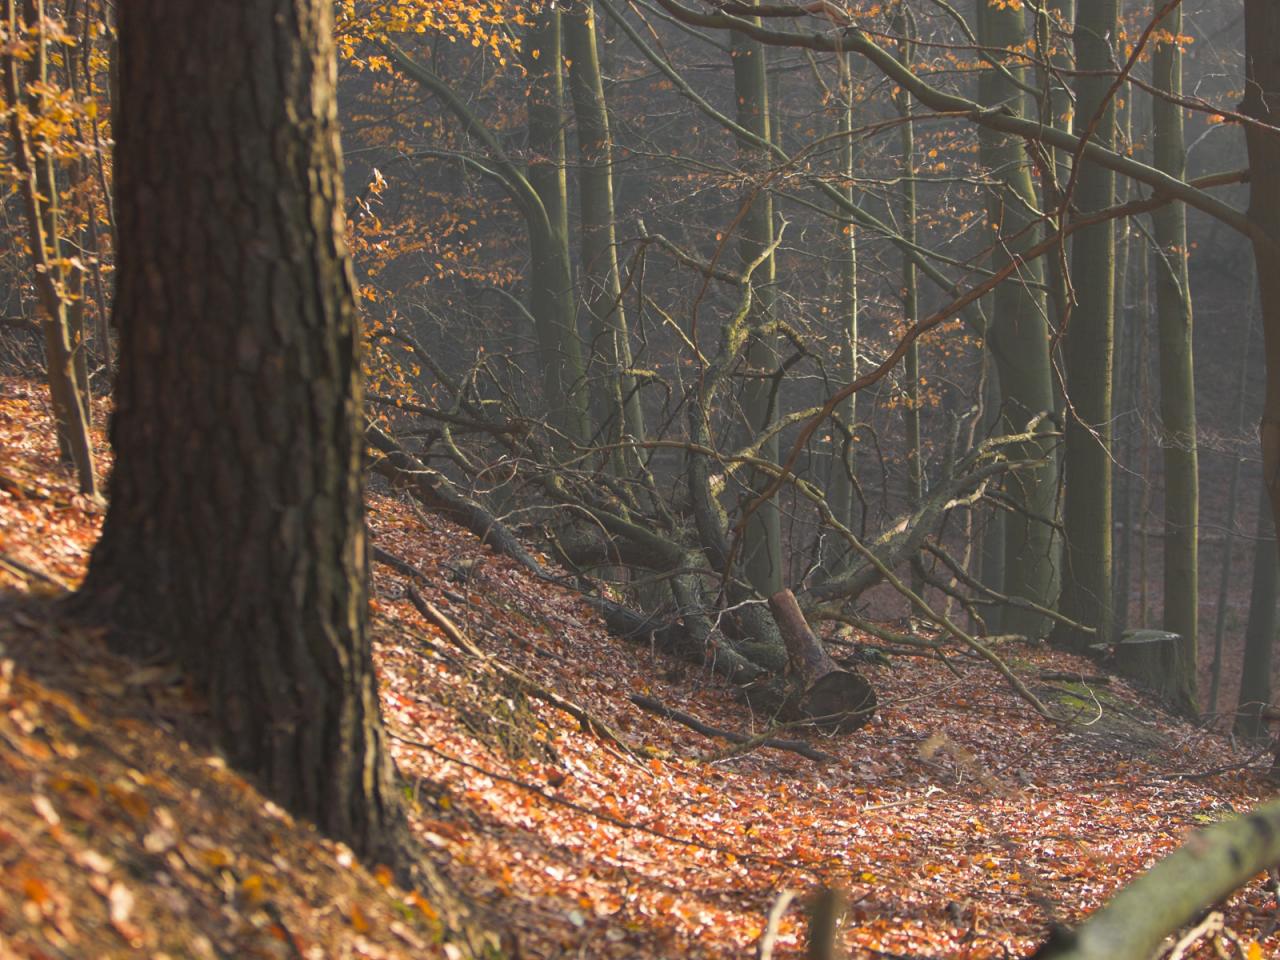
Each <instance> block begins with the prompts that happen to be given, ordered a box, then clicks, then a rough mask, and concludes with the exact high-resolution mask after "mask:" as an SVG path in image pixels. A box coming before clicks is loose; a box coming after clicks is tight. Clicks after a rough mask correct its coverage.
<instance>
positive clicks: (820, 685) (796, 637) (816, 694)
mask: <svg viewBox="0 0 1280 960" xmlns="http://www.w3.org/2000/svg"><path fill="white" fill-rule="evenodd" d="M769 611H770V612H771V613H772V614H773V619H774V620H775V621H776V622H777V624H778V629H779V631H781V633H782V639H783V642H785V643H786V645H787V659H788V664H789V667H790V680H791V690H790V691H789V695H788V697H787V703H786V712H787V713H789V714H791V715H793V716H794V717H795V718H797V719H805V720H812V721H814V725H815V726H817V727H818V728H819V729H820V730H823V731H826V732H827V733H852V732H853V731H854V730H857V729H858V728H859V727H861V726H863V725H864V724H865V723H866V722H867V721H868V720H870V719H871V717H872V716H873V715H874V714H875V709H876V695H875V691H874V690H872V689H871V684H869V683H867V681H866V679H864V678H863V676H862V674H860V673H858V672H857V671H856V670H846V669H845V668H844V667H841V666H840V665H839V664H837V663H836V662H835V661H834V660H832V659H831V656H830V655H829V654H828V653H827V651H826V649H825V648H824V647H823V646H822V641H821V640H819V639H818V638H817V637H816V636H815V635H814V633H813V631H812V630H810V629H809V624H808V623H807V622H806V621H805V618H804V614H803V613H801V611H800V605H799V604H798V603H796V597H795V594H793V593H792V592H791V591H790V590H781V591H779V592H778V593H775V594H774V595H773V596H772V597H770V598H769Z"/></svg>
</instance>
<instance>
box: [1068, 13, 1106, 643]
mask: <svg viewBox="0 0 1280 960" xmlns="http://www.w3.org/2000/svg"><path fill="white" fill-rule="evenodd" d="M1117 5H1118V0H1080V3H1079V5H1078V7H1077V11H1076V29H1075V49H1076V65H1077V68H1078V69H1079V71H1080V73H1079V78H1078V80H1077V82H1076V101H1077V102H1076V112H1075V133H1076V135H1077V136H1079V137H1089V138H1090V139H1091V140H1092V141H1093V142H1095V143H1097V144H1099V145H1100V146H1102V147H1104V148H1106V149H1107V150H1110V149H1111V148H1112V147H1113V146H1114V145H1115V105H1114V99H1113V91H1112V89H1111V86H1112V76H1111V71H1112V69H1113V65H1114V63H1115V59H1116V58H1115V52H1114V51H1113V50H1112V42H1113V40H1114V39H1115V37H1116V27H1117V14H1118V11H1117ZM1074 177H1075V186H1074V195H1073V196H1071V197H1070V198H1069V199H1070V200H1071V202H1072V203H1073V204H1074V206H1075V208H1076V209H1078V210H1079V211H1080V213H1081V214H1088V213H1091V212H1093V211H1097V210H1102V209H1105V208H1106V207H1108V206H1110V205H1111V203H1112V201H1113V199H1114V197H1115V172H1114V171H1113V170H1110V169H1108V168H1106V167H1104V166H1102V165H1101V164H1098V163H1094V162H1092V161H1090V160H1087V159H1085V158H1084V157H1083V156H1081V157H1079V159H1078V166H1077V169H1076V170H1075V171H1074ZM1115 253H1116V244H1115V225H1114V223H1113V222H1112V221H1110V220H1108V221H1106V222H1104V223H1098V224H1094V225H1092V226H1088V227H1085V228H1084V229H1082V230H1080V231H1078V232H1077V233H1076V235H1075V239H1074V241H1073V244H1072V251H1071V277H1072V287H1073V289H1074V291H1075V305H1074V308H1073V309H1072V310H1071V312H1070V318H1069V320H1068V325H1067V330H1066V348H1065V351H1064V353H1065V359H1066V367H1067V409H1068V412H1067V417H1066V446H1065V449H1064V454H1063V456H1064V461H1065V464H1066V484H1067V489H1066V495H1065V497H1064V499H1063V526H1064V535H1065V541H1066V542H1065V549H1066V556H1065V562H1064V564H1063V586H1062V611H1063V613H1065V614H1066V615H1067V616H1068V617H1070V618H1071V619H1072V620H1074V621H1076V622H1077V623H1082V624H1085V625H1086V626H1090V627H1094V628H1096V629H1097V631H1098V634H1097V636H1098V637H1099V638H1102V639H1104V640H1106V639H1110V636H1111V632H1112V631H1111V627H1112V596H1111V588H1112V583H1111V455H1110V449H1111V361H1112V347H1113V342H1112V341H1113V333H1114V321H1115V265H1116V259H1115ZM1057 634H1058V637H1059V639H1060V640H1062V641H1063V642H1065V643H1066V644H1067V645H1068V646H1070V647H1073V648H1075V649H1081V648H1083V647H1084V646H1085V645H1086V644H1087V643H1088V642H1090V640H1091V639H1092V638H1091V636H1090V635H1089V634H1087V633H1085V632H1083V631H1080V630H1075V629H1072V628H1065V627H1064V628H1060V629H1059V630H1058V631H1057Z"/></svg>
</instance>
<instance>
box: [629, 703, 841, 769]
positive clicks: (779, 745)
mask: <svg viewBox="0 0 1280 960" xmlns="http://www.w3.org/2000/svg"><path fill="white" fill-rule="evenodd" d="M630 699H631V702H632V703H634V704H635V705H636V706H637V707H639V708H640V709H641V710H646V711H648V712H649V713H655V714H657V715H658V716H660V717H666V718H667V719H668V720H674V721H676V722H677V723H682V724H684V725H685V726H686V727H688V728H689V729H690V730H695V731H697V732H698V733H700V734H702V735H703V736H705V737H718V738H720V739H721V740H728V741H729V742H730V743H734V744H737V745H738V746H739V747H748V748H750V749H754V748H755V747H771V748H773V749H774V750H787V751H790V752H791V753H797V754H799V755H800V756H802V757H806V758H808V759H809V760H813V761H814V762H815V763H838V762H839V757H836V756H833V755H832V754H829V753H823V752H822V751H821V750H817V749H814V748H813V747H811V746H809V744H807V743H805V742H804V741H803V740H780V739H778V738H776V737H772V736H769V735H768V734H765V735H764V736H762V737H752V736H748V735H747V734H745V733H738V732H737V731H736V730H722V729H720V728H719V727H713V726H711V725H710V724H707V723H703V722H702V721H701V720H699V719H698V718H697V717H695V716H692V715H691V714H688V713H683V712H682V711H680V710H676V709H674V708H672V707H668V706H667V705H666V704H664V703H659V702H658V701H657V700H654V699H653V698H652V697H646V696H642V695H641V694H638V693H633V694H631V697H630ZM735 752H741V751H735Z"/></svg>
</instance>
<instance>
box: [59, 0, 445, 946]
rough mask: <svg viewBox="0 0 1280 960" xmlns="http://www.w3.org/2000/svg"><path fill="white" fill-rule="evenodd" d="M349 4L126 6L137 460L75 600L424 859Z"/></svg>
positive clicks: (301, 785) (432, 889)
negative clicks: (407, 800) (343, 120)
mask: <svg viewBox="0 0 1280 960" xmlns="http://www.w3.org/2000/svg"><path fill="white" fill-rule="evenodd" d="M331 10H332V4H330V3H328V2H326V0H309V2H303V0H242V2H240V3H235V4H209V3H206V2H202V0H150V2H147V0H137V2H132V3H128V4H123V5H121V7H120V13H121V22H120V56H121V88H122V90H121V92H122V95H121V98H120V101H119V103H120V111H119V115H118V122H117V124H116V128H115V134H116V137H117V148H116V185H117V198H118V218H119V230H120V240H121V243H120V253H119V270H118V275H119V298H118V301H117V305H116V326H117V327H118V329H119V331H120V367H119V376H118V383H117V394H116V413H115V416H114V419H113V421H112V428H111V437H112V444H113V446H114V449H115V453H116V465H115V470H114V472H113V473H112V479H111V507H110V511H109V513H108V516H107V520H106V525H105V528H104V530H103V534H102V539H101V540H100V542H99V543H98V545H97V547H96V548H95V550H94V552H93V557H92V560H91V563H90V569H89V574H88V577H87V579H86V581H85V584H84V587H83V589H82V590H81V592H80V594H79V596H78V597H77V599H76V600H75V601H74V603H75V605H76V606H77V607H78V608H79V609H80V610H81V611H82V612H84V613H88V614H92V615H95V616H97V617H100V618H103V619H105V620H107V621H108V622H109V624H110V625H111V626H112V627H113V628H114V630H113V634H112V636H113V641H114V643H115V645H116V646H117V647H118V648H119V649H120V650H121V651H123V652H125V653H127V654H132V655H136V656H140V657H155V656H158V657H165V658H172V659H174V660H176V661H177V662H178V663H180V664H181V665H182V666H183V668H184V669H185V671H186V673H187V675H188V676H189V677H190V678H191V680H192V682H193V683H194V685H195V686H196V688H197V689H199V690H200V691H202V692H203V693H204V694H205V695H206V696H207V698H208V702H209V705H210V713H211V716H210V724H211V730H212V733H213V735H214V737H215V738H216V740H217V741H218V743H219V744H220V745H221V747H222V749H223V750H225V752H226V755H227V757H228V758H229V759H230V760H231V761H232V762H233V763H234V764H235V765H236V766H237V767H239V768H240V769H241V770H243V771H245V772H247V773H249V774H251V775H253V776H254V777H255V778H256V779H257V780H258V782H259V784H260V785H261V787H262V789H263V790H264V791H265V792H266V793H267V794H268V795H269V796H271V797H272V798H273V799H274V800H276V801H278V802H279V803H281V804H282V805H283V806H285V807H287V808H288V809H290V810H291V811H293V812H294V813H296V814H298V815H299V816H302V817H306V818H308V819H310V820H312V821H313V822H315V823H316V825H317V826H319V827H320V828H321V829H322V830H323V831H325V832H326V833H328V834H330V835H331V836H334V837H336V838H338V839H341V840H344V841H346V842H347V843H349V844H350V845H351V846H352V847H353V848H354V849H355V850H356V851H358V852H359V853H360V854H361V855H363V856H364V857H366V858H367V859H369V860H371V861H374V862H379V861H380V862H385V863H390V864H395V865H397V866H399V867H402V868H404V869H405V871H406V872H411V871H412V870H413V869H416V868H418V867H419V866H420V865H419V864H417V863H416V862H415V861H411V860H410V853H409V851H411V849H412V847H411V845H410V843H409V839H408V834H407V831H406V827H405V818H404V814H403V812H402V810H401V806H400V801H399V795H398V792H397V789H396V786H395V784H394V770H393V767H392V763H391V760H390V758H389V756H388V753H387V751H386V747H385V742H384V734H383V727H382V720H381V714H380V710H379V706H378V696H377V691H376V689H375V677H374V670H373V661H372V658H371V655H370V645H369V637H368V633H367V631H366V619H367V616H368V603H367V598H366V593H365V583H366V574H367V562H368V561H367V557H366V538H365V526H364V505H363V489H362V482H361V456H362V447H363V443H362V437H363V434H364V429H363V428H364V424H363V418H362V414H361V410H360V372H359V371H360V366H359V361H358V352H359V351H358V344H359V331H358V324H357V318H356V311H355V303H354V298H353V289H354V282H353V278H352V273H351V268H350V262H349V258H348V254H347V248H346V245H345V242H344V240H343V237H342V230H343V219H342V217H343V214H342V210H343V202H342V200H343V198H342V178H341V173H340V169H339V161H338V157H339V148H338V118H337V105H336V99H335V89H334V88H335V82H336V73H337V71H336V68H335V59H334V52H333V46H332V13H331ZM421 869H422V870H423V871H425V873H424V874H423V876H424V878H425V882H426V884H427V893H428V896H429V897H430V898H431V899H432V901H433V903H435V904H436V905H437V907H438V908H439V909H440V910H441V913H442V916H443V917H444V920H445V923H446V925H451V924H453V923H454V922H455V921H459V918H460V917H461V916H462V913H461V912H460V908H457V906H456V902H455V901H454V898H453V895H452V893H451V892H450V891H449V890H448V889H447V887H446V886H445V885H444V884H443V883H441V882H440V880H439V879H438V878H436V877H435V875H434V873H432V872H431V870H430V868H429V867H427V866H425V865H421ZM459 922H460V921H459Z"/></svg>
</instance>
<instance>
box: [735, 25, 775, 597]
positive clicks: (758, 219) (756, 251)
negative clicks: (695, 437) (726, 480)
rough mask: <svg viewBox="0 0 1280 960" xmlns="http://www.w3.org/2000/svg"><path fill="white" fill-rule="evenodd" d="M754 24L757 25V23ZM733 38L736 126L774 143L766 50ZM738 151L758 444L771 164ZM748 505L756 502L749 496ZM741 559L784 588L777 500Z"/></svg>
mask: <svg viewBox="0 0 1280 960" xmlns="http://www.w3.org/2000/svg"><path fill="white" fill-rule="evenodd" d="M753 22H755V23H757V24H758V23H759V18H755V20H754V21H753ZM732 37H733V50H732V56H733V90H734V95H735V98H736V100H737V103H738V124H739V126H741V127H742V128H744V129H745V130H747V131H749V132H750V133H752V134H754V135H755V137H757V138H758V139H759V140H760V141H763V142H764V143H771V142H772V131H771V127H770V123H769V79H768V77H769V74H768V65H767V61H766V59H765V49H764V46H763V45H762V44H761V43H760V42H759V41H757V40H753V39H751V38H750V37H748V36H746V35H745V34H743V33H740V32H738V31H736V30H735V31H734V32H733V33H732ZM738 146H739V157H740V161H741V163H742V166H743V169H744V170H745V171H746V172H747V173H748V174H749V180H748V183H747V195H746V198H745V202H746V203H747V204H748V209H747V212H746V215H745V216H744V217H742V226H741V238H740V242H739V244H738V250H739V255H740V257H741V260H742V263H743V265H744V266H747V265H749V264H752V263H755V262H757V261H758V260H760V259H761V258H764V261H763V263H761V265H760V266H759V267H758V268H756V270H755V272H754V273H753V274H752V280H751V282H752V284H753V285H754V286H755V290H756V293H755V296H754V298H753V306H752V314H751V317H750V320H749V322H750V325H751V326H752V327H753V328H756V329H755V330H754V332H753V333H752V334H751V339H750V342H749V344H748V346H747V350H746V375H747V378H748V379H747V385H746V388H745V390H744V397H743V404H742V406H743V414H744V416H745V418H746V421H747V422H746V428H747V436H748V437H749V438H754V437H755V436H757V435H759V434H761V433H763V432H765V431H766V430H768V429H769V427H770V426H771V425H772V423H773V421H774V420H775V419H776V418H777V412H778V387H779V384H778V382H777V381H776V380H775V378H774V376H773V373H774V369H775V368H776V367H777V364H778V355H777V350H776V349H775V347H774V340H775V337H774V336H773V335H772V334H769V333H764V332H761V331H760V330H759V329H758V328H760V327H761V326H764V325H765V321H766V320H767V319H768V318H769V315H770V313H771V312H772V307H773V283H774V271H775V266H774V258H773V246H774V243H773V197H772V194H771V192H770V190H769V188H768V185H767V184H766V183H764V173H765V170H766V168H767V163H768V158H769V155H768V153H767V151H765V150H762V149H761V148H760V147H759V146H758V144H757V143H753V142H750V141H747V140H745V139H742V138H740V139H739V144H738ZM759 455H760V456H761V457H763V458H765V459H767V460H777V458H778V439H777V436H776V435H775V436H773V437H771V438H770V439H769V440H767V441H765V443H764V444H763V445H762V446H761V448H760V453H759ZM754 480H755V484H754V486H756V487H760V486H767V485H768V484H769V482H770V480H771V478H770V477H769V476H767V475H761V476H758V477H755V478H754ZM748 499H752V498H751V496H750V494H748ZM743 561H744V568H745V570H746V573H747V579H748V580H749V581H750V582H751V585H752V586H753V587H755V588H756V590H758V591H760V593H762V594H764V595H765V596H766V597H770V596H773V594H775V593H777V592H778V591H779V590H781V589H782V587H783V582H782V581H783V575H782V571H783V567H782V514H781V512H780V511H779V509H778V505H777V503H776V502H774V501H772V500H771V501H770V502H768V503H766V504H764V505H762V506H761V507H760V508H759V509H758V510H756V511H755V513H754V514H753V515H752V517H751V519H750V520H749V521H748V522H747V529H746V534H745V536H744V538H743Z"/></svg>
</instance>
